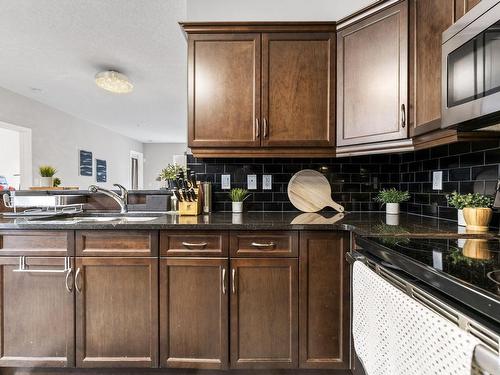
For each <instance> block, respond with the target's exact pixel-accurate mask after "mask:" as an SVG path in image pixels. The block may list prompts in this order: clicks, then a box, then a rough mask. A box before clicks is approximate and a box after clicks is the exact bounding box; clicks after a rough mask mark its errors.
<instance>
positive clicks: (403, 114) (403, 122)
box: [401, 104, 406, 128]
mask: <svg viewBox="0 0 500 375" xmlns="http://www.w3.org/2000/svg"><path fill="white" fill-rule="evenodd" d="M405 126H406V109H405V105H404V104H401V127H402V128H404V127H405Z"/></svg>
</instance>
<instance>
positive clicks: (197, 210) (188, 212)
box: [179, 189, 202, 216]
mask: <svg viewBox="0 0 500 375" xmlns="http://www.w3.org/2000/svg"><path fill="white" fill-rule="evenodd" d="M194 191H195V193H196V197H197V198H196V200H195V201H193V202H186V201H184V202H179V215H180V216H197V215H200V214H201V208H202V205H201V200H202V199H201V197H200V191H199V189H194Z"/></svg>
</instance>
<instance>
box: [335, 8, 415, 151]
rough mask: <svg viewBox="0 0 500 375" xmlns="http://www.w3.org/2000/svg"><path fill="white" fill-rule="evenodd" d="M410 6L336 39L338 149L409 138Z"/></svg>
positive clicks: (344, 31)
mask: <svg viewBox="0 0 500 375" xmlns="http://www.w3.org/2000/svg"><path fill="white" fill-rule="evenodd" d="M407 77H408V3H407V1H404V2H401V3H398V4H396V5H394V6H391V7H389V8H386V9H384V10H382V11H380V12H378V13H376V14H374V15H372V16H369V17H368V18H365V19H363V20H362V21H360V22H357V23H355V24H353V25H350V26H348V27H346V28H344V29H342V30H341V31H339V32H338V34H337V146H349V145H359V144H364V143H372V142H383V141H389V140H400V139H405V138H407V137H408V128H407V126H406V125H407V124H406V123H407V119H406V117H407V114H406V113H407V108H408V103H407V92H408V82H407Z"/></svg>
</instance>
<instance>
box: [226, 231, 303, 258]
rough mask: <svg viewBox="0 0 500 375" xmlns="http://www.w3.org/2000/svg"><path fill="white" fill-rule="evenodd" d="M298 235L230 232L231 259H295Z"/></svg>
mask: <svg viewBox="0 0 500 375" xmlns="http://www.w3.org/2000/svg"><path fill="white" fill-rule="evenodd" d="M298 247H299V237H298V233H297V232H295V231H290V232H232V233H231V246H230V248H231V256H232V257H297V256H298Z"/></svg>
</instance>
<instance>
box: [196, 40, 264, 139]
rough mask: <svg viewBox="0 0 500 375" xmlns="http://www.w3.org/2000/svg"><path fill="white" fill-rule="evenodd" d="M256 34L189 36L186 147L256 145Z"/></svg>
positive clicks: (257, 61)
mask: <svg viewBox="0 0 500 375" xmlns="http://www.w3.org/2000/svg"><path fill="white" fill-rule="evenodd" d="M260 44H261V36H260V34H210V35H203V34H202V35H190V37H189V47H188V56H189V57H188V59H189V63H188V64H189V65H188V81H189V89H188V91H189V94H188V108H189V127H188V129H189V130H188V132H189V146H190V147H193V148H195V147H257V146H260V138H259V137H258V135H259V134H258V122H259V121H260V53H261V48H260Z"/></svg>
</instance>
